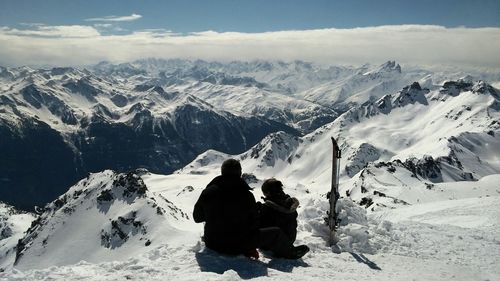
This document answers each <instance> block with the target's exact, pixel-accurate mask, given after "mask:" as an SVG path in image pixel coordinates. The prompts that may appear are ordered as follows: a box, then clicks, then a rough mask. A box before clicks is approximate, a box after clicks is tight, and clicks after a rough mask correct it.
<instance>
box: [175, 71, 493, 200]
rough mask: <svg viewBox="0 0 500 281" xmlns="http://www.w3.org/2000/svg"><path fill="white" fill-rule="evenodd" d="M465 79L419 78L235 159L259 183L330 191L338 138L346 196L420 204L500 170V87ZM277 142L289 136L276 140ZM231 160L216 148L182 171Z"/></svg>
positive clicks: (185, 171)
mask: <svg viewBox="0 0 500 281" xmlns="http://www.w3.org/2000/svg"><path fill="white" fill-rule="evenodd" d="M460 83H465V82H463V81H458V82H448V83H445V84H444V85H443V86H442V87H441V88H438V89H436V90H432V91H430V90H428V89H422V88H421V87H420V85H419V84H418V83H413V84H412V85H409V86H407V87H404V88H403V89H402V90H401V91H399V92H398V93H396V94H395V95H386V96H384V97H382V98H380V99H379V100H377V101H374V102H367V103H365V104H363V105H361V106H360V107H357V108H353V109H351V110H349V111H348V112H346V113H344V114H343V115H341V116H340V117H339V118H338V119H336V120H335V121H334V122H333V123H331V124H328V125H325V126H324V127H322V128H319V129H318V130H316V131H315V132H313V133H311V134H309V135H306V136H304V137H303V138H294V137H292V136H287V135H286V134H283V133H280V134H275V135H271V136H269V137H268V138H266V139H265V140H263V141H262V142H261V143H260V144H258V145H256V146H255V147H254V148H252V149H251V150H250V151H249V152H247V153H243V154H241V155H237V156H235V157H237V158H239V159H241V160H242V161H243V166H244V167H246V169H247V170H248V172H249V173H252V174H254V175H255V176H256V177H257V179H258V180H263V179H265V178H267V177H273V176H274V177H277V178H279V179H282V180H283V181H284V182H285V183H286V184H288V185H289V186H290V187H291V188H294V189H297V190H300V191H305V190H311V189H318V190H319V189H322V190H325V189H327V187H328V186H329V185H330V177H331V171H330V165H331V155H330V151H331V140H330V137H332V136H334V137H335V138H337V139H338V142H339V144H340V146H341V149H342V153H343V158H342V161H341V176H342V178H341V193H342V194H343V195H345V194H349V196H350V197H351V198H352V199H353V200H355V201H356V202H358V203H361V202H363V204H364V205H366V206H367V207H368V206H371V205H372V204H373V203H374V202H375V203H378V204H380V206H388V205H390V206H392V205H393V203H395V204H405V203H416V202H418V201H419V200H422V199H421V198H420V197H421V196H419V195H418V194H419V193H424V194H425V192H426V190H429V189H432V186H433V184H434V183H438V182H449V181H461V180H477V179H480V178H482V177H484V176H487V175H490V174H498V173H500V162H499V161H498V155H500V151H499V149H500V139H499V133H500V132H499V131H500V127H499V120H500V113H499V111H498V110H499V107H498V103H499V96H498V94H497V92H496V91H497V90H495V89H494V88H491V87H489V86H488V85H487V84H485V83H484V82H482V81H479V82H476V83H475V84H471V83H465V84H464V87H462V88H460V90H457V91H455V90H452V88H451V87H450V85H455V84H460ZM453 89H455V88H453ZM275 139H276V140H277V139H281V140H283V139H285V140H286V141H279V140H278V141H275V142H274V143H275V144H276V143H277V144H279V145H277V146H276V145H274V146H271V145H269V144H268V143H272V141H270V140H275ZM202 159H203V160H202ZM210 159H212V160H211V161H210ZM223 159H224V157H223V156H221V155H218V154H217V152H211V151H208V152H206V153H205V154H203V155H202V156H200V158H198V159H197V160H195V161H193V163H192V164H191V165H188V166H186V167H185V168H184V169H183V170H181V171H179V172H178V173H181V174H183V173H191V174H196V173H197V172H199V171H205V170H206V171H208V170H216V167H217V166H219V165H220V164H221V163H222V161H223ZM389 186H393V188H392V187H389ZM405 186H411V187H412V188H413V191H412V190H410V189H406V188H405ZM388 189H392V191H391V192H387V190H388ZM414 191H415V192H416V193H415V192H414ZM384 195H386V197H384ZM388 196H390V197H388ZM422 196H425V195H422ZM392 197H394V198H392ZM388 201H391V202H392V203H391V204H389V203H388ZM374 206H375V205H374Z"/></svg>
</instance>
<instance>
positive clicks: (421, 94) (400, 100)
mask: <svg viewBox="0 0 500 281" xmlns="http://www.w3.org/2000/svg"><path fill="white" fill-rule="evenodd" d="M427 93H429V89H422V88H421V87H420V84H419V83H418V82H413V83H412V84H411V85H410V86H406V87H404V88H403V90H401V91H400V92H399V93H398V94H397V95H396V97H395V99H394V101H393V104H394V105H395V106H399V107H403V106H406V105H407V104H410V103H411V104H414V103H416V102H418V103H420V104H423V105H427V104H428V102H427V98H426V97H425V95H426V94H427Z"/></svg>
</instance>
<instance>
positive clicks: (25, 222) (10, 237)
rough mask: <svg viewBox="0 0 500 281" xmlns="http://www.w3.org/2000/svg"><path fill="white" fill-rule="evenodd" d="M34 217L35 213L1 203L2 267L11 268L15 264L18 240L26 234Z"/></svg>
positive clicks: (0, 244)
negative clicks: (21, 210) (20, 210)
mask: <svg viewBox="0 0 500 281" xmlns="http://www.w3.org/2000/svg"><path fill="white" fill-rule="evenodd" d="M34 219H35V215H34V214H31V213H26V212H19V211H18V210H16V209H15V208H13V207H12V206H9V205H6V204H4V203H0V268H2V269H5V268H9V267H11V266H12V264H14V259H15V256H16V245H17V241H18V240H19V239H21V238H22V237H23V236H24V232H25V231H26V230H27V229H28V228H29V227H30V224H31V222H32V221H33V220H34Z"/></svg>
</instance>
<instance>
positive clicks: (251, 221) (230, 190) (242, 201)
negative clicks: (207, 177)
mask: <svg viewBox="0 0 500 281" xmlns="http://www.w3.org/2000/svg"><path fill="white" fill-rule="evenodd" d="M193 218H194V221H195V222H198V223H199V222H205V233H204V240H205V245H206V246H207V247H208V248H210V249H213V250H215V251H218V252H221V253H225V254H234V255H237V254H244V253H247V252H248V251H249V250H251V249H255V248H256V246H257V239H258V225H259V223H258V213H257V203H256V202H255V197H254V196H253V194H252V193H251V192H250V187H249V186H248V184H247V183H246V182H245V181H244V180H243V179H242V178H240V177H235V176H218V177H216V178H215V179H213V180H212V181H211V182H210V183H209V184H208V185H207V187H206V188H205V189H204V190H203V191H202V193H201V195H200V197H199V198H198V201H197V202H196V204H195V205H194V211H193Z"/></svg>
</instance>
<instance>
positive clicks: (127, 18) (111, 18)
mask: <svg viewBox="0 0 500 281" xmlns="http://www.w3.org/2000/svg"><path fill="white" fill-rule="evenodd" d="M140 18H142V16H141V15H138V14H131V15H130V16H106V17H102V18H89V19H85V21H105V22H106V21H112V22H116V21H134V20H138V19H140Z"/></svg>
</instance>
